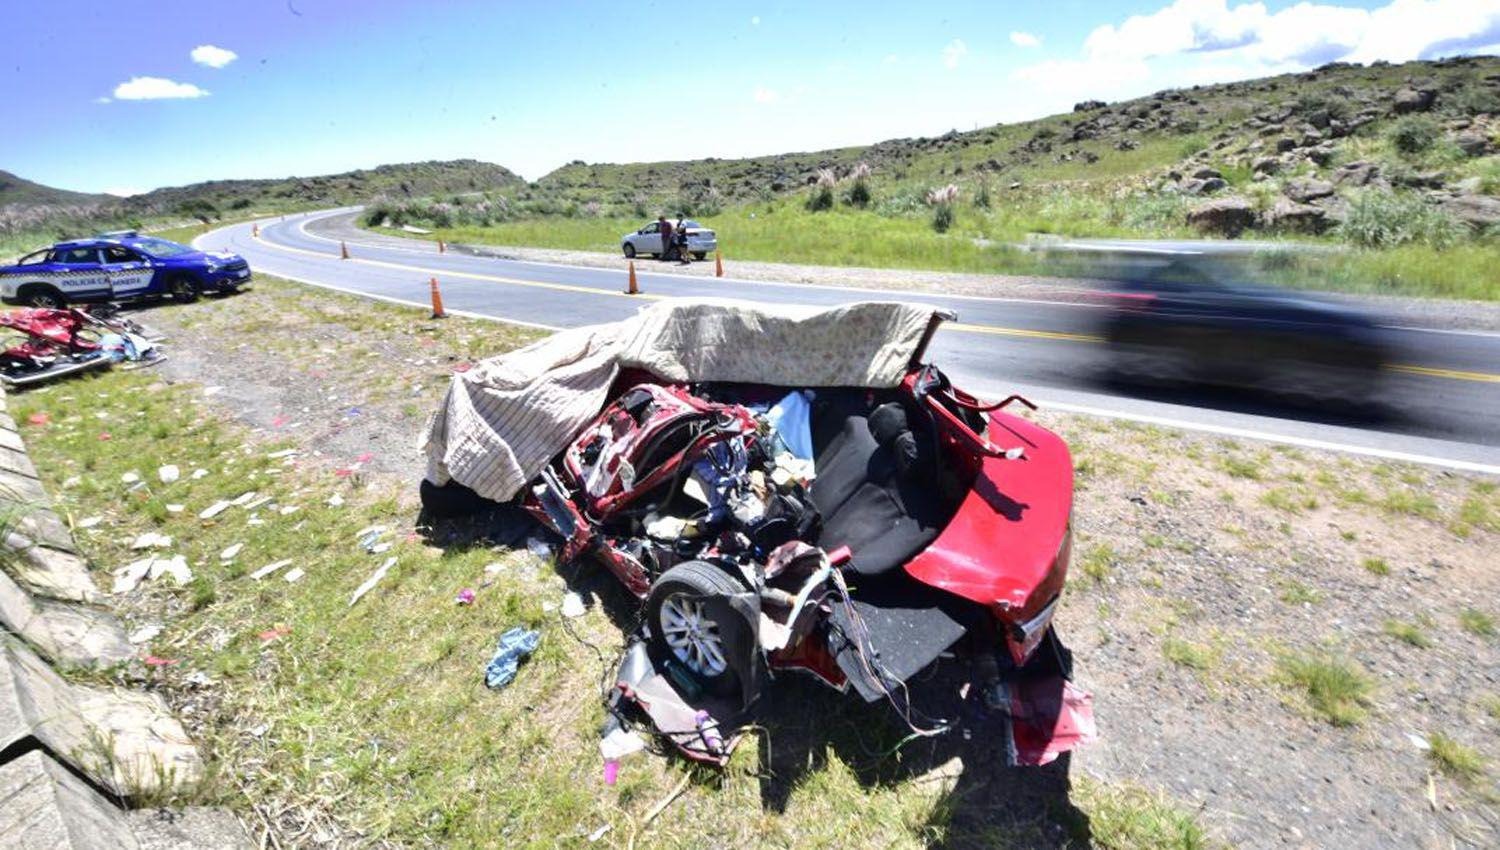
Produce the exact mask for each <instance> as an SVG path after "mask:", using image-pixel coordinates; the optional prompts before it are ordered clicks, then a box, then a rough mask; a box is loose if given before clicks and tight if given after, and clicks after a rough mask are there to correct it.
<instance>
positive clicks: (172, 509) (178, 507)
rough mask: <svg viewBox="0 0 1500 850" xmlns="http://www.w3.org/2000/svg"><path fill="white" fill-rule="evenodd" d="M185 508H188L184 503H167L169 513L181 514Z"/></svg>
mask: <svg viewBox="0 0 1500 850" xmlns="http://www.w3.org/2000/svg"><path fill="white" fill-rule="evenodd" d="M184 510H186V508H184V507H183V506H182V505H167V513H169V514H180V513H182V512H183V511H184Z"/></svg>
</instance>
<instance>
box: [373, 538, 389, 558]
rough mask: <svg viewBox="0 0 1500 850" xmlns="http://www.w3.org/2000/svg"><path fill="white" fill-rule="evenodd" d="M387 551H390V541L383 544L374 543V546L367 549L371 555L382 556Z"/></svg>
mask: <svg viewBox="0 0 1500 850" xmlns="http://www.w3.org/2000/svg"><path fill="white" fill-rule="evenodd" d="M389 551H391V544H390V541H386V542H384V543H376V544H375V545H374V546H371V547H369V552H370V554H371V555H384V554H385V553H387V552H389Z"/></svg>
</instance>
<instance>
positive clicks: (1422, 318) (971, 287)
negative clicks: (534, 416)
mask: <svg viewBox="0 0 1500 850" xmlns="http://www.w3.org/2000/svg"><path fill="white" fill-rule="evenodd" d="M357 216H358V213H357V212H349V213H345V214H342V215H337V216H330V217H327V218H321V219H318V220H316V221H313V222H311V223H309V224H308V225H307V230H308V232H310V233H315V234H317V235H320V236H324V237H326V238H329V239H342V240H345V241H349V242H365V243H371V244H379V245H384V246H388V247H395V248H405V249H408V250H411V249H422V248H425V247H428V246H429V245H430V243H429V242H428V241H427V239H425V238H422V237H420V236H418V235H416V234H407V235H405V236H398V235H395V232H393V231H390V232H380V231H379V230H372V229H366V228H362V227H359V226H358V225H357V224H356V223H355V218H356V217H357ZM424 243H426V244H424ZM448 248H449V249H450V250H454V251H462V252H466V253H469V254H473V255H475V256H485V257H495V258H498V259H506V260H523V261H526V262H534V263H559V264H563V265H575V266H587V267H590V268H609V269H620V270H622V271H623V270H624V269H625V265H626V260H625V259H624V257H622V256H620V255H618V254H604V253H599V252H596V251H570V250H562V249H554V248H529V247H522V246H493V245H457V244H455V245H449V246H448ZM637 268H638V269H640V270H649V271H650V272H652V273H653V274H678V275H688V276H694V277H704V278H711V277H713V276H714V264H713V263H712V262H697V263H691V264H689V265H680V264H678V263H663V262H657V261H655V260H650V259H642V260H639V261H638V265H637ZM725 274H726V275H727V276H729V277H733V278H737V279H741V280H773V281H791V282H793V283H807V284H816V285H819V286H846V287H852V288H862V289H876V290H892V291H904V292H933V293H944V294H951V295H967V296H979V297H988V298H1034V299H1040V300H1046V301H1070V302H1079V301H1091V300H1094V299H1096V298H1097V292H1098V288H1099V282H1097V281H1091V280H1087V279H1079V278H1059V277H1043V276H1023V275H982V274H961V273H955V272H935V271H919V270H912V269H874V268H860V267H844V266H810V265H801V264H795V263H764V262H750V261H741V260H733V259H726V266H725ZM1325 295H1326V297H1329V298H1332V299H1335V300H1339V301H1342V302H1345V303H1347V304H1350V305H1352V306H1355V307H1358V308H1360V309H1362V310H1365V311H1367V312H1369V313H1371V314H1374V315H1376V316H1379V317H1381V319H1382V320H1383V321H1384V322H1386V323H1388V324H1394V325H1404V326H1413V327H1423V328H1436V329H1443V330H1473V331H1500V304H1494V303H1490V302H1485V301H1449V300H1444V299H1436V298H1406V297H1398V296H1372V295H1349V294H1344V293H1325Z"/></svg>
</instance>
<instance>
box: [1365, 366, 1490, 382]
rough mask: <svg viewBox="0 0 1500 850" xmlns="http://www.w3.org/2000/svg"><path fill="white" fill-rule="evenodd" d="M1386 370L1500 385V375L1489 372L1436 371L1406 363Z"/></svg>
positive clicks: (1429, 367)
mask: <svg viewBox="0 0 1500 850" xmlns="http://www.w3.org/2000/svg"><path fill="white" fill-rule="evenodd" d="M1385 368H1387V369H1389V370H1391V371H1392V372H1405V373H1406V374H1408V375H1426V376H1428V377H1431V378H1452V379H1453V380H1455V381H1480V382H1482V383H1486V384H1500V375H1491V374H1489V373H1488V372H1464V371H1462V370H1459V369H1435V368H1433V367H1431V366H1412V365H1410V364H1406V363H1387V364H1386V367H1385Z"/></svg>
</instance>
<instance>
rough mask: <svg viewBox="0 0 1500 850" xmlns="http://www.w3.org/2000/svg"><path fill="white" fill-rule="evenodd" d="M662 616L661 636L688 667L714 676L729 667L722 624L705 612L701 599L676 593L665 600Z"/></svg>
mask: <svg viewBox="0 0 1500 850" xmlns="http://www.w3.org/2000/svg"><path fill="white" fill-rule="evenodd" d="M660 620H661V624H660V625H661V633H662V638H663V639H665V640H666V642H667V646H668V647H669V648H670V649H671V650H672V654H673V655H674V656H676V658H677V660H678V661H681V662H682V663H683V664H684V665H686V666H687V668H688V669H689V670H691V671H693V672H694V673H696V674H698V675H700V676H707V677H714V676H719V675H722V674H723V673H724V671H725V670H727V669H729V663H728V662H727V661H726V660H725V657H724V641H723V638H721V637H720V636H719V626H718V624H717V623H715V622H714V621H713V620H711V619H709V618H708V617H707V616H706V615H705V614H704V611H703V603H702V602H701V601H699V600H696V599H692V598H689V597H688V596H687V595H685V594H681V593H674V594H672V595H671V596H668V597H667V599H666V601H664V602H663V603H662V606H661V615H660Z"/></svg>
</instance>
